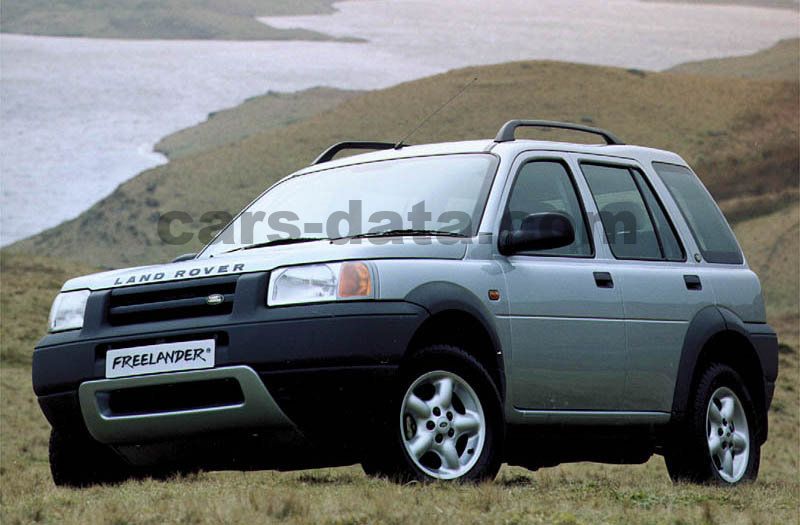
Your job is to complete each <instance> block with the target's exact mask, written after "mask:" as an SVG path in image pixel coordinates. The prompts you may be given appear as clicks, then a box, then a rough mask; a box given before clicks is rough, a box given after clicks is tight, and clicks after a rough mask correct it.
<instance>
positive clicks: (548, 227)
mask: <svg viewBox="0 0 800 525" xmlns="http://www.w3.org/2000/svg"><path fill="white" fill-rule="evenodd" d="M574 241H575V228H574V227H573V226H572V221H571V220H570V218H569V217H567V216H566V215H564V214H563V213H533V214H531V215H528V216H527V217H525V218H524V219H523V220H522V224H521V225H520V229H519V230H514V231H506V232H503V233H502V234H501V235H500V245H499V248H500V253H502V254H503V255H513V254H515V253H519V252H527V251H540V250H551V249H553V248H561V247H562V246H569V245H570V244H572V243H573V242H574Z"/></svg>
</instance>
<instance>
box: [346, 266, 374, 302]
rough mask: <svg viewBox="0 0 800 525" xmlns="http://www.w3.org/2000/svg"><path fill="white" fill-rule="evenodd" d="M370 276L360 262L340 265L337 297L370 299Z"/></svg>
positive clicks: (367, 269)
mask: <svg viewBox="0 0 800 525" xmlns="http://www.w3.org/2000/svg"><path fill="white" fill-rule="evenodd" d="M371 296H372V275H371V274H370V271H369V268H367V265H366V264H364V263H362V262H348V263H344V264H342V267H341V270H339V297H371Z"/></svg>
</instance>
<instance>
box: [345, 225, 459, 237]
mask: <svg viewBox="0 0 800 525" xmlns="http://www.w3.org/2000/svg"><path fill="white" fill-rule="evenodd" d="M403 235H407V236H409V237H412V236H422V235H428V236H431V237H466V235H464V234H463V233H457V232H446V231H443V230H415V229H413V228H409V229H404V230H384V231H380V232H366V233H358V234H356V235H350V236H347V237H340V238H339V239H333V240H340V239H369V238H372V237H399V236H403Z"/></svg>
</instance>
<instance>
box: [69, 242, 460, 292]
mask: <svg viewBox="0 0 800 525" xmlns="http://www.w3.org/2000/svg"><path fill="white" fill-rule="evenodd" d="M467 241H468V240H467V239H457V238H452V237H444V238H436V237H434V238H428V237H413V238H412V237H403V238H399V237H394V238H391V239H389V238H386V239H359V240H358V241H353V240H351V241H348V242H347V243H344V244H343V243H340V242H332V241H318V242H308V243H300V244H291V245H284V246H272V247H264V248H255V249H252V250H243V251H239V252H234V253H231V254H225V255H219V256H216V257H209V258H203V259H193V260H191V261H183V262H179V263H168V264H159V265H153V266H140V267H137V268H125V269H122V270H113V271H109V272H102V273H96V274H92V275H86V276H83V277H77V278H75V279H71V280H69V281H67V282H66V283H65V284H64V286H63V288H62V291H65V292H66V291H70V290H86V289H88V290H104V289H108V288H116V287H120V286H133V285H137V284H152V283H161V282H168V281H178V280H184V279H199V278H201V277H214V276H221V275H231V274H241V273H251V272H263V271H268V270H273V269H275V268H279V267H282V266H292V265H297V264H309V263H317V262H333V261H347V260H356V259H361V260H365V259H462V258H463V257H464V255H465V253H466V249H467Z"/></svg>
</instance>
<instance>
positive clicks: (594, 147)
mask: <svg viewBox="0 0 800 525" xmlns="http://www.w3.org/2000/svg"><path fill="white" fill-rule="evenodd" d="M525 151H552V152H569V153H578V154H585V155H599V156H607V157H618V158H626V159H631V160H637V161H639V162H668V163H673V164H686V162H685V161H684V160H683V159H682V158H681V157H680V156H679V155H677V154H675V153H672V152H670V151H666V150H660V149H654V148H647V147H643V146H631V145H606V144H579V143H571V142H552V141H544V140H526V139H520V140H514V141H509V142H500V143H498V142H495V141H494V140H488V139H487V140H469V141H461V142H440V143H435V144H421V145H418V146H403V147H402V148H398V149H385V150H380V151H374V152H370V153H362V154H359V155H352V156H348V157H342V158H339V159H334V160H332V161H328V162H323V163H320V164H314V165H312V166H308V167H306V168H304V169H302V170H299V171H297V172H295V173H294V174H292V175H293V176H294V175H302V174H305V173H312V172H315V171H323V170H329V169H332V168H338V167H342V166H349V165H354V164H363V163H367V162H378V161H383V160H394V159H404V158H412V157H425V156H432V155H452V154H463V153H489V152H491V153H493V154H496V155H498V156H500V157H501V158H505V157H511V158H514V157H516V156H517V155H518V154H520V153H522V152H525Z"/></svg>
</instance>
